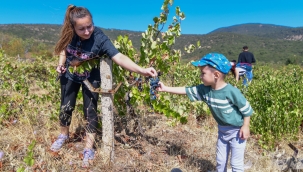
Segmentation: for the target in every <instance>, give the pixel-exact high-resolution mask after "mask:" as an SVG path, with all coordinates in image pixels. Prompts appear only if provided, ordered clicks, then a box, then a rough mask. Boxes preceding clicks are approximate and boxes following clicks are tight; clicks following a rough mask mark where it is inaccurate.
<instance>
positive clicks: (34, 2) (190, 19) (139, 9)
mask: <svg viewBox="0 0 303 172" xmlns="http://www.w3.org/2000/svg"><path fill="white" fill-rule="evenodd" d="M162 3H163V0H145V1H143V0H116V1H115V0H106V1H105V0H98V1H96V0H88V1H85V0H81V1H80V0H73V1H70V0H50V1H44V2H43V1H41V0H15V1H13V0H1V6H0V24H12V23H26V24H28V23H30V24H37V23H38V24H40V23H43V24H62V22H63V17H64V14H65V10H66V8H67V6H68V5H69V4H74V5H76V6H84V7H87V8H88V9H89V10H90V11H91V13H92V15H93V19H94V23H95V25H96V26H99V27H102V28H106V29H109V28H114V29H126V30H133V31H145V30H146V28H147V26H148V25H149V24H153V21H152V19H153V17H156V16H159V14H160V12H161V9H160V8H161V6H162ZM176 6H179V7H180V8H181V11H183V12H184V13H185V15H186V19H185V20H183V21H182V25H181V28H182V34H206V33H209V32H211V31H213V30H215V29H217V28H221V27H228V26H232V25H237V24H244V23H262V24H275V25H282V26H290V27H303V0H250V1H243V0H174V4H173V7H171V8H170V9H171V13H170V15H169V18H170V19H171V18H172V17H173V16H174V12H175V10H174V9H175V7H176Z"/></svg>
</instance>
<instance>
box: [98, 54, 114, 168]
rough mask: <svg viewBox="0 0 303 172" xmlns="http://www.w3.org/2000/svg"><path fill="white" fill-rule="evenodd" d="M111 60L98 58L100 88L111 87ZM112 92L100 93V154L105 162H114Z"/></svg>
mask: <svg viewBox="0 0 303 172" xmlns="http://www.w3.org/2000/svg"><path fill="white" fill-rule="evenodd" d="M112 63H113V62H112V60H111V59H109V58H102V59H101V60H100V74H101V89H112V88H113V76H112V74H113V72H112ZM113 102H114V100H113V94H104V93H103V94H102V95H101V108H102V109H101V114H102V142H103V149H102V155H103V159H104V162H105V163H108V164H111V163H113V162H114V155H115V149H114V115H113Z"/></svg>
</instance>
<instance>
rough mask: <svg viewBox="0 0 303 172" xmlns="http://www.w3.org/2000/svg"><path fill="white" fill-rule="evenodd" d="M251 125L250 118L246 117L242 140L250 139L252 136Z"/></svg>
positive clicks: (241, 135)
mask: <svg viewBox="0 0 303 172" xmlns="http://www.w3.org/2000/svg"><path fill="white" fill-rule="evenodd" d="M249 123H250V116H247V117H244V123H243V126H242V127H241V129H240V133H239V134H240V138H241V139H243V140H245V139H248V137H249V136H250V129H249Z"/></svg>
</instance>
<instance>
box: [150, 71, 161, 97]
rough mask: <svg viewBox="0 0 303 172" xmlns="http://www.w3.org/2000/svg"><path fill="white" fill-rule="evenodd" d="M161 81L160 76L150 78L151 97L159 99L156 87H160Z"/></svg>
mask: <svg viewBox="0 0 303 172" xmlns="http://www.w3.org/2000/svg"><path fill="white" fill-rule="evenodd" d="M159 81H160V79H159V78H158V77H156V78H150V79H149V84H150V90H149V93H150V98H151V99H152V100H155V99H157V96H156V93H157V90H156V88H157V87H159Z"/></svg>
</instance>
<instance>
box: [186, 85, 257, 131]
mask: <svg viewBox="0 0 303 172" xmlns="http://www.w3.org/2000/svg"><path fill="white" fill-rule="evenodd" d="M185 90H186V94H187V96H188V97H189V99H190V100H191V101H204V102H205V103H206V104H207V105H208V107H209V108H210V111H211V113H212V115H213V117H214V118H215V120H216V121H217V123H218V124H219V125H222V126H242V125H243V119H244V117H248V116H251V115H252V113H253V109H252V107H251V106H250V104H249V102H248V101H247V100H246V99H245V97H244V96H243V94H242V93H241V92H240V90H239V89H237V88H235V87H233V86H232V85H230V84H227V85H226V86H225V87H224V88H222V89H220V90H214V89H212V88H211V87H210V86H205V85H203V84H201V85H198V86H193V87H186V88H185Z"/></svg>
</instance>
